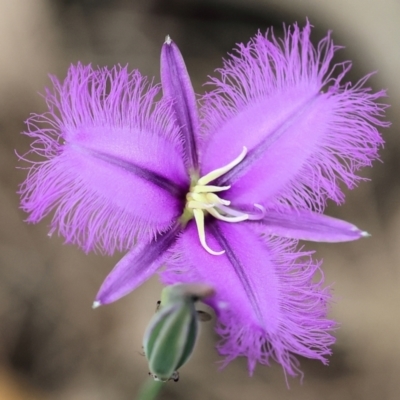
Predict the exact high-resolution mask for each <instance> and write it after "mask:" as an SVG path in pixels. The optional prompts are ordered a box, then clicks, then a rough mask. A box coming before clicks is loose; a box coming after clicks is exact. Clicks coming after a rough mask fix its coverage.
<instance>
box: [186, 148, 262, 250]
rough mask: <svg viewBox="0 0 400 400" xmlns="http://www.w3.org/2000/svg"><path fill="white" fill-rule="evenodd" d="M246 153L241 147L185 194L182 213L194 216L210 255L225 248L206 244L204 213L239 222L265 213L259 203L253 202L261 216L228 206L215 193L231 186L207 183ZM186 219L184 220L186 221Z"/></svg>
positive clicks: (225, 171) (201, 240) (232, 166)
mask: <svg viewBox="0 0 400 400" xmlns="http://www.w3.org/2000/svg"><path fill="white" fill-rule="evenodd" d="M246 154H247V148H246V147H243V150H242V152H241V153H240V155H239V156H238V157H236V158H235V159H234V160H233V161H232V162H230V163H229V164H227V165H225V166H224V167H221V168H218V169H215V170H214V171H211V172H209V173H208V174H207V175H204V176H203V177H201V178H200V179H198V181H197V182H196V184H194V185H193V186H191V188H190V191H189V193H188V194H187V195H186V200H187V201H186V208H187V209H188V211H189V214H185V213H184V215H186V217H185V218H188V217H187V215H189V218H188V219H190V216H191V215H193V216H194V218H195V221H196V226H197V232H198V235H199V239H200V243H201V245H202V246H203V247H204V249H205V250H206V251H207V252H209V253H210V254H212V255H216V256H218V255H221V254H224V253H225V250H222V251H214V250H212V249H211V248H210V247H209V246H208V244H207V242H206V233H205V227H204V217H205V215H206V214H210V215H211V216H213V217H214V218H216V219H219V220H221V221H225V222H231V223H235V222H241V221H245V220H247V219H261V218H263V216H264V214H265V210H264V207H262V206H260V205H259V204H254V206H255V207H257V208H259V209H261V211H262V216H261V217H260V216H256V215H252V214H251V213H248V212H242V211H238V210H235V209H233V208H231V207H229V206H230V205H231V202H230V201H229V200H225V199H222V198H220V197H219V196H217V195H216V194H215V193H216V192H222V191H224V190H228V189H230V188H231V186H215V185H208V183H210V182H211V181H213V180H215V179H217V178H219V177H220V176H222V175H224V174H226V173H227V172H228V171H230V170H231V169H232V168H234V167H235V166H236V165H238V164H239V163H240V162H241V161H242V160H243V159H244V157H245V156H246ZM188 219H185V220H186V221H187V220H188Z"/></svg>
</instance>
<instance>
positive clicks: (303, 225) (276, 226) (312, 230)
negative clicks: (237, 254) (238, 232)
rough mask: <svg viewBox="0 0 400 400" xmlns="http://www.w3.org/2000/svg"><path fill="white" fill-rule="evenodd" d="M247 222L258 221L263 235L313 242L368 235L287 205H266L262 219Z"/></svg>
mask: <svg viewBox="0 0 400 400" xmlns="http://www.w3.org/2000/svg"><path fill="white" fill-rule="evenodd" d="M249 223H251V224H261V225H262V230H263V232H264V234H266V235H274V236H281V237H284V238H290V239H301V240H310V241H313V242H331V243H334V242H348V241H352V240H357V239H360V238H361V237H367V236H369V235H368V233H367V232H365V231H362V230H361V229H359V228H357V227H356V226H355V225H353V224H351V223H350V222H347V221H343V220H341V219H337V218H333V217H329V216H327V215H324V214H319V213H316V212H312V211H308V210H296V209H292V208H289V207H285V208H280V209H278V210H272V209H268V210H266V211H265V217H264V218H263V219H260V220H257V221H251V222H249Z"/></svg>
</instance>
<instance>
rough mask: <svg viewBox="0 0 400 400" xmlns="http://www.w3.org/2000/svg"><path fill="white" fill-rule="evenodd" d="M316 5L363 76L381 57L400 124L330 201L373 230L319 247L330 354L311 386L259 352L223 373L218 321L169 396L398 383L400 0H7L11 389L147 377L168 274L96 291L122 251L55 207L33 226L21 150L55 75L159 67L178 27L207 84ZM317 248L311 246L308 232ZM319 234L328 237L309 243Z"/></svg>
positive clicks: (4, 186)
mask: <svg viewBox="0 0 400 400" xmlns="http://www.w3.org/2000/svg"><path fill="white" fill-rule="evenodd" d="M306 17H308V18H309V19H310V21H311V23H312V24H313V25H314V26H315V30H314V34H313V35H314V39H315V40H316V41H317V40H318V39H319V38H321V37H322V36H323V35H325V33H326V31H327V30H329V29H332V30H333V31H334V39H335V42H336V43H337V44H342V45H345V46H346V49H345V50H342V51H341V52H340V53H339V54H338V61H340V60H344V59H352V60H353V61H354V68H353V70H352V73H351V75H350V78H351V79H352V80H353V81H356V80H357V79H359V78H361V77H362V76H363V75H365V74H366V73H368V72H370V71H374V70H377V71H378V74H377V75H376V76H374V77H373V79H372V80H371V84H372V86H373V87H374V88H375V89H379V88H382V87H383V88H388V90H389V96H390V97H389V100H388V101H389V102H390V104H391V105H392V107H391V109H390V111H389V113H388V114H389V118H390V119H391V120H392V122H393V126H392V128H391V129H388V130H386V131H385V132H384V136H385V139H386V142H387V143H386V146H385V149H384V150H383V151H382V153H381V155H382V160H383V162H384V163H383V164H382V163H379V162H377V163H375V167H374V168H373V169H369V170H366V171H363V174H364V175H365V176H367V177H370V178H372V182H366V183H362V184H361V185H360V186H359V187H358V188H357V189H356V190H354V191H353V192H351V193H349V194H348V197H347V202H346V204H345V205H344V206H343V207H340V208H338V207H336V206H334V205H331V206H330V207H329V208H328V213H329V214H331V215H335V216H339V217H341V218H345V219H348V220H350V221H352V222H354V223H356V224H357V225H358V226H360V227H361V228H363V229H365V230H367V231H369V232H371V233H372V238H369V239H365V240H361V241H358V242H355V243H347V244H338V245H323V246H322V245H321V246H318V247H317V249H318V252H317V256H318V257H319V258H324V261H325V263H324V270H325V272H326V278H327V281H328V283H334V288H335V289H334V290H335V298H336V302H335V304H333V306H332V315H333V316H334V317H335V318H336V319H337V320H338V321H340V323H341V328H340V330H338V332H337V344H336V346H335V347H334V355H333V357H332V358H331V365H330V366H329V367H324V366H322V365H321V364H320V363H318V362H314V361H309V360H304V359H302V360H301V364H302V368H303V370H304V372H305V380H304V383H303V384H302V385H300V384H299V382H298V381H297V380H290V385H291V389H290V390H287V388H286V385H285V380H284V376H283V373H282V371H281V368H280V367H279V366H277V365H274V366H272V367H270V368H268V367H262V366H259V367H258V368H257V369H256V372H255V374H254V376H253V377H252V378H249V377H248V374H247V370H246V362H245V360H236V361H235V362H234V363H232V364H231V365H230V366H228V367H227V368H226V369H225V370H223V371H220V372H218V371H217V369H218V365H217V361H218V360H219V357H218V355H217V353H216V351H215V350H214V344H215V340H216V337H215V335H214V333H213V330H212V324H204V325H203V329H202V335H201V337H200V340H199V346H198V348H197V350H196V353H195V355H194V357H193V358H192V360H191V361H190V362H189V364H188V365H187V366H185V367H184V368H182V370H181V381H180V382H179V383H177V384H174V383H169V384H168V385H167V387H166V390H165V392H164V393H163V395H162V396H161V398H164V399H199V400H200V399H202V400H203V399H211V400H214V399H222V400H223V399H231V400H241V399H274V400H280V399H297V400H302V399H307V400H314V399H315V400H322V399H323V400H330V399H341V400H350V399H367V400H372V399H379V400H395V399H398V398H400V379H399V378H400V357H399V355H400V320H399V319H400V318H399V315H400V313H399V305H400V295H399V293H400V291H399V283H400V276H399V275H400V270H399V261H400V240H399V233H400V204H399V202H398V198H399V193H400V182H399V171H400V170H399V164H400V162H399V160H400V148H399V146H400V138H399V136H398V130H399V126H400V125H399V105H400V79H399V72H400V47H399V44H398V43H399V37H400V2H399V1H398V0H336V1H331V0H326V1H324V0H300V1H299V0H246V1H244V0H212V1H206V0H171V1H168V0H139V1H134V0H113V1H111V0H108V1H107V0H0V185H1V186H0V322H1V326H0V400H3V399H4V400H16V399H24V400H28V399H29V400H31V399H38V400H39V399H51V400H52V399H55V400H67V399H68V400H69V399H73V400H81V399H82V400H92V399H93V400H94V399H96V400H103V399H104V400H105V399H107V400H110V399H122V400H124V399H133V398H135V394H136V392H137V390H138V388H139V385H140V384H141V383H142V382H143V381H144V380H146V379H147V366H146V362H145V359H144V357H142V356H141V355H140V354H139V352H140V350H141V337H142V333H143V331H144V329H145V326H146V324H147V322H148V320H149V319H150V316H151V315H152V313H153V312H154V306H155V302H156V300H157V299H158V296H159V290H160V286H159V283H158V282H157V280H156V279H154V280H152V281H150V282H148V283H146V284H145V285H144V286H143V287H141V288H140V289H139V290H137V291H136V292H135V293H133V294H131V295H129V296H127V297H126V298H124V299H123V300H121V301H119V302H118V303H116V304H113V305H111V306H108V307H103V308H100V309H97V310H95V311H93V310H92V309H91V303H92V300H93V298H94V296H95V294H96V292H97V289H98V287H99V285H100V283H101V282H102V279H103V278H104V277H105V275H106V274H107V272H108V271H109V270H110V268H111V267H112V266H113V265H114V264H115V262H116V261H117V260H118V258H119V257H120V256H116V257H114V258H109V257H100V256H95V255H90V256H86V255H84V254H83V252H82V251H80V250H79V249H78V248H76V247H73V246H65V245H63V244H62V239H59V238H52V239H49V238H48V237H47V227H46V225H47V223H48V220H47V221H45V222H42V223H41V224H39V225H37V226H33V225H26V224H25V223H24V222H23V220H24V218H25V216H24V214H23V213H22V212H21V211H20V210H19V208H18V204H19V203H18V196H17V195H16V190H17V185H18V183H20V182H22V180H23V179H24V176H25V172H24V171H22V170H18V169H15V167H16V165H17V164H18V162H17V158H16V156H15V153H14V150H17V151H18V152H19V153H20V154H21V153H24V151H26V150H27V148H28V146H29V140H28V138H27V137H23V136H21V135H20V134H19V132H21V131H23V130H24V124H23V121H24V120H25V119H26V118H27V117H28V115H29V113H30V112H42V111H44V109H45V105H44V102H43V100H42V98H41V97H40V96H39V95H38V92H41V93H43V92H44V87H45V86H46V85H48V84H49V81H48V77H47V74H48V73H52V74H55V75H57V76H58V77H59V78H61V79H63V77H64V76H65V73H66V70H67V68H68V66H69V65H70V64H71V63H76V62H77V61H82V62H83V63H90V62H91V63H92V64H93V65H101V66H104V65H108V66H112V65H114V64H116V63H120V64H123V65H124V64H126V63H129V65H130V67H131V68H139V69H140V70H141V71H142V73H144V74H147V75H150V76H155V77H156V80H157V81H158V80H159V52H160V47H161V44H162V42H163V39H164V37H165V35H166V34H170V35H171V37H172V38H173V39H174V40H175V41H176V42H177V43H178V45H179V46H180V49H181V51H182V53H183V55H184V57H185V59H186V62H187V66H188V69H189V71H190V73H191V76H192V78H193V82H194V85H195V89H196V91H197V92H199V93H200V92H202V91H203V88H202V86H201V85H202V83H203V82H205V80H206V76H207V75H208V74H212V72H213V70H214V69H215V68H217V67H219V66H221V57H222V56H224V55H225V54H226V52H227V51H230V50H231V49H232V47H233V45H234V44H235V43H237V42H243V41H244V42H247V41H248V39H249V38H250V36H252V35H254V33H255V32H256V31H257V30H258V29H260V30H262V31H265V30H266V28H267V27H269V26H274V29H275V31H276V32H277V33H279V31H280V29H281V27H282V23H283V22H285V23H287V24H289V23H292V22H294V21H298V22H299V23H300V25H304V23H305V21H306ZM309 247H310V246H309ZM311 247H315V246H311Z"/></svg>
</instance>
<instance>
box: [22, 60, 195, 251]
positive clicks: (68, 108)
mask: <svg viewBox="0 0 400 400" xmlns="http://www.w3.org/2000/svg"><path fill="white" fill-rule="evenodd" d="M53 84H54V87H55V90H54V93H52V92H50V91H48V92H47V94H46V101H47V104H48V107H49V112H48V113H47V114H44V115H34V116H32V117H31V118H30V119H29V120H28V121H27V124H28V132H26V134H27V135H28V136H30V137H32V138H34V142H33V144H32V150H31V152H32V153H36V154H38V155H40V156H41V157H43V158H44V160H43V161H33V162H32V163H33V165H32V167H31V170H30V172H29V176H28V178H27V180H26V181H25V182H24V183H23V184H22V186H21V188H20V192H21V195H22V208H23V209H24V210H25V211H26V212H28V213H30V215H29V218H28V221H31V222H37V221H39V220H40V219H42V218H43V217H44V216H46V215H47V214H48V213H49V212H50V211H51V210H53V209H55V210H56V212H55V214H54V217H53V220H52V224H51V232H53V231H58V232H59V233H60V234H61V235H63V236H64V237H65V238H66V241H67V242H74V243H78V244H79V245H80V246H81V247H82V248H83V249H84V250H86V251H89V250H92V249H98V250H100V251H101V252H104V253H113V251H114V250H115V249H118V250H126V249H128V248H131V247H132V246H133V245H134V243H135V241H136V240H137V239H140V238H144V240H150V239H151V238H153V237H154V236H155V235H156V234H157V233H158V232H162V231H165V230H167V229H168V228H169V227H170V226H172V224H173V223H174V220H175V219H176V218H177V217H178V216H179V215H180V214H181V213H182V208H183V201H184V195H185V192H186V190H187V187H188V185H189V178H188V176H187V174H186V172H185V168H184V164H183V161H182V157H183V150H182V144H181V141H180V138H179V132H178V129H177V127H176V125H175V123H174V117H173V112H172V110H171V103H170V102H168V101H166V100H163V101H161V102H158V103H155V102H154V98H155V96H156V95H157V94H158V93H159V87H156V86H151V85H150V84H149V83H148V82H147V81H146V79H145V78H143V77H142V76H141V75H140V74H139V73H138V72H137V71H135V72H132V73H128V71H127V69H126V68H121V67H115V68H113V69H112V70H107V69H99V70H93V69H92V68H91V67H90V66H87V67H85V66H81V65H78V66H76V67H75V66H72V67H71V68H70V70H69V72H68V76H67V78H66V80H65V82H64V83H60V82H58V81H57V79H55V78H53ZM25 157H29V156H25Z"/></svg>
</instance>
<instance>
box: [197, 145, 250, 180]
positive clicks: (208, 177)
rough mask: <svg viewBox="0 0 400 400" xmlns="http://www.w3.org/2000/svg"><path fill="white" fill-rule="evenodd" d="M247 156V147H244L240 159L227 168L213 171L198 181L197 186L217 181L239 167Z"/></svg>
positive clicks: (236, 159)
mask: <svg viewBox="0 0 400 400" xmlns="http://www.w3.org/2000/svg"><path fill="white" fill-rule="evenodd" d="M246 154H247V147H245V146H243V150H242V152H241V153H240V154H239V157H237V158H235V159H234V160H233V161H232V162H230V163H229V164H227V165H225V167H221V168H217V169H214V171H211V172H209V173H208V174H207V175H204V176H203V177H202V178H200V179H199V180H198V182H197V184H198V185H207V183H210V182H211V181H213V180H214V179H217V178H219V177H220V176H222V175H224V174H226V173H227V172H228V171H230V170H231V169H232V168H233V167H236V165H238V164H239V163H240V162H242V161H243V159H244V158H245V157H246Z"/></svg>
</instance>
